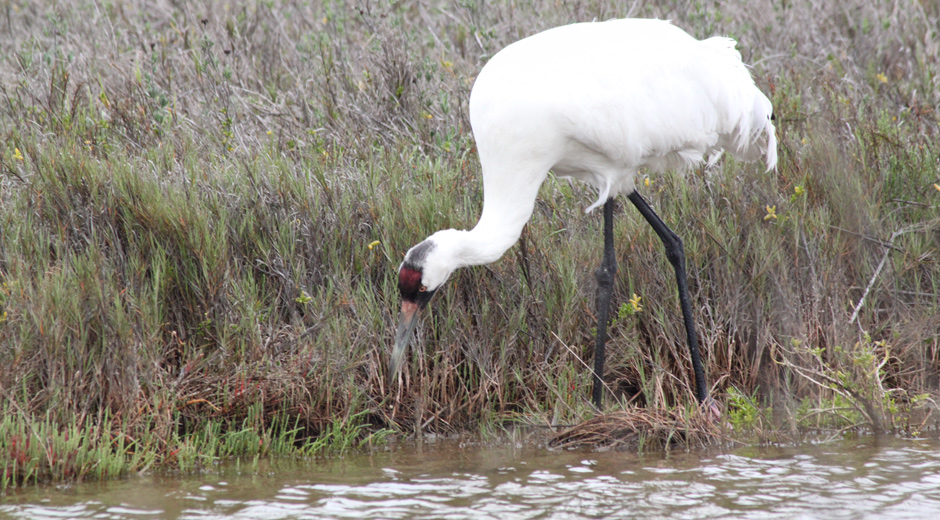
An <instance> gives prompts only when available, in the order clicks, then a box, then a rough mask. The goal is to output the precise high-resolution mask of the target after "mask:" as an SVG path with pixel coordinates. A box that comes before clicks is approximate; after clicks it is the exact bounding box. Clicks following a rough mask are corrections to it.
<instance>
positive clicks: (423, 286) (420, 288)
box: [418, 285, 428, 292]
mask: <svg viewBox="0 0 940 520" xmlns="http://www.w3.org/2000/svg"><path fill="white" fill-rule="evenodd" d="M427 291H428V286H426V285H422V286H421V287H418V292H427Z"/></svg>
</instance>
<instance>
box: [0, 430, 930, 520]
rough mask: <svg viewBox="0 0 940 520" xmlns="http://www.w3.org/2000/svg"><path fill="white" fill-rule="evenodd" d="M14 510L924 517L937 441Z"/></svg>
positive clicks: (435, 474) (99, 514) (489, 461)
mask: <svg viewBox="0 0 940 520" xmlns="http://www.w3.org/2000/svg"><path fill="white" fill-rule="evenodd" d="M2 504H3V505H0V516H6V517H10V518H31V519H32V518H40V519H43V518H49V519H51V518H55V519H61V518H105V519H107V518H114V519H139V518H192V519H222V518H252V519H254V518H266V519H282V518H283V519H287V518H356V519H364V518H444V517H446V518H448V519H460V518H473V519H481V518H495V519H499V520H509V519H515V518H520V519H525V518H558V519H563V518H601V517H602V518H636V517H644V516H650V517H682V518H787V519H790V518H859V517H862V516H865V517H873V516H874V517H879V518H931V517H933V515H935V513H936V511H940V444H938V443H937V442H935V441H904V440H891V441H890V442H888V443H887V444H885V443H878V442H875V441H873V440H864V441H857V442H837V443H823V444H817V445H808V446H802V447H799V448H789V449H773V450H758V449H745V450H738V451H734V452H731V453H720V454H701V453H697V454H696V453H693V454H678V455H676V454H673V455H671V456H668V457H639V456H637V455H636V454H629V453H610V452H608V453H592V452H557V451H547V450H543V449H538V448H532V447H525V448H519V447H506V446H501V447H492V446H475V447H461V446H458V445H457V444H456V443H451V442H442V443H438V444H436V445H434V446H431V447H427V446H425V447H422V448H421V449H396V450H392V451H389V452H384V453H378V454H372V455H369V456H356V457H348V458H345V459H342V460H333V461H329V462H325V463H324V462H321V463H310V464H307V465H297V464H291V465H287V466H281V467H278V466H271V467H260V468H253V469H251V471H241V470H239V469H238V468H234V467H232V468H226V469H224V470H223V471H221V472H219V473H214V474H211V475H205V476H202V477H201V478H184V479H179V478H170V477H165V476H163V477H161V476H148V477H140V478H135V479H128V480H125V481H120V482H110V483H105V484H83V485H77V486H72V487H68V488H41V489H33V490H30V491H27V492H21V493H18V494H13V495H9V496H7V497H5V498H4V499H3V503H2Z"/></svg>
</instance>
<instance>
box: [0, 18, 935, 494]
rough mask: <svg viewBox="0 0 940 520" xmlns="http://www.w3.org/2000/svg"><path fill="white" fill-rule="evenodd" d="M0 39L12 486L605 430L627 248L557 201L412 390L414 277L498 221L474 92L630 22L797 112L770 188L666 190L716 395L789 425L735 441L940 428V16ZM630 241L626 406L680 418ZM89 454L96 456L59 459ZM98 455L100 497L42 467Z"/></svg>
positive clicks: (664, 327) (448, 302) (657, 272)
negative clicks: (593, 394)
mask: <svg viewBox="0 0 940 520" xmlns="http://www.w3.org/2000/svg"><path fill="white" fill-rule="evenodd" d="M0 11H2V12H0V25H2V26H4V27H5V29H4V30H3V31H0V48H2V49H3V53H2V55H0V87H2V88H0V93H2V99H0V132H2V133H3V136H4V139H3V145H2V146H0V387H2V390H3V399H4V401H6V402H7V404H6V406H5V408H4V421H5V422H4V423H3V424H4V426H3V428H4V429H5V431H4V433H3V442H4V443H5V444H4V445H3V446H4V447H3V449H0V461H2V462H0V467H3V468H5V469H4V473H3V475H4V486H15V485H19V484H21V483H24V482H35V481H37V480H45V479H50V478H52V479H68V478H104V477H106V476H112V475H115V474H120V473H127V472H133V471H140V470H143V469H146V468H149V467H154V466H161V467H176V468H180V469H187V470H192V469H197V468H198V467H205V466H206V465H207V464H210V463H211V462H212V461H215V460H218V459H219V458H221V457H227V456H246V457H257V456H266V455H270V454H271V453H272V448H270V446H272V445H274V446H280V447H279V448H276V449H274V451H277V452H284V453H287V454H293V455H297V456H310V455H313V454H314V453H327V452H330V450H333V451H334V452H336V451H339V452H341V451H343V450H346V449H349V448H351V447H353V446H356V445H359V444H362V443H369V442H376V441H379V440H381V438H382V436H383V435H386V434H387V432H386V430H385V428H393V429H395V430H396V431H399V432H405V433H407V432H422V431H436V432H442V433H449V432H459V431H467V430H479V431H493V430H494V429H498V428H499V427H500V425H501V424H503V423H505V422H509V423H512V422H514V421H520V420H521V421H526V422H531V423H538V424H572V423H577V422H579V421H583V420H586V419H589V418H590V417H591V416H592V415H593V413H592V411H591V409H590V407H589V406H587V405H586V396H587V391H588V390H587V389H588V387H589V382H590V373H589V371H588V370H587V369H586V368H585V367H586V366H587V365H589V364H590V361H591V360H590V355H591V346H592V344H593V341H592V337H593V336H592V329H593V327H594V323H593V307H594V306H593V299H594V298H593V294H594V281H593V270H594V268H595V267H596V264H597V263H598V261H599V253H598V247H599V241H600V238H599V236H600V219H599V218H598V217H597V215H584V214H583V211H582V209H583V207H585V205H586V204H587V203H588V201H590V200H593V197H595V194H594V193H592V192H591V190H589V189H588V188H586V187H584V186H581V185H577V184H569V183H568V182H567V181H564V180H556V179H553V178H552V179H550V180H549V182H546V184H545V186H544V187H543V188H542V190H541V193H540V197H539V201H538V202H537V204H536V208H535V212H534V214H533V218H532V220H531V222H530V224H529V225H528V226H527V228H526V230H525V231H524V233H523V236H522V239H521V240H520V242H519V244H518V245H517V246H515V247H514V248H513V249H511V250H510V251H509V252H508V253H507V254H506V256H505V257H504V258H503V259H502V260H500V261H499V262H496V263H494V264H492V265H489V266H485V267H477V268H472V269H464V270H461V271H459V272H457V273H455V275H454V276H453V277H452V279H451V281H450V282H449V283H448V284H447V286H446V287H445V288H443V289H442V290H441V291H440V294H439V295H438V296H437V297H436V299H435V301H434V302H433V303H432V305H431V307H430V312H429V313H427V314H426V316H425V319H424V320H423V323H422V325H421V326H420V327H419V329H418V334H417V338H418V339H417V340H416V341H415V343H414V345H413V348H412V351H411V354H410V356H409V360H408V363H407V366H405V368H404V371H403V374H402V376H403V377H402V379H401V381H400V382H399V383H396V384H395V385H393V386H391V387H389V386H388V383H387V378H386V374H385V364H386V358H387V349H388V344H389V341H390V339H389V338H390V337H391V335H392V332H393V327H394V323H395V314H396V312H397V305H398V301H397V300H398V296H397V289H396V277H395V273H396V269H397V267H398V264H399V262H400V259H401V258H402V255H403V254H404V252H405V251H407V249H408V248H409V247H410V246H411V245H413V244H414V243H416V242H418V241H420V240H422V239H423V238H424V237H426V236H427V235H428V234H430V233H432V232H434V231H436V230H437V229H441V228H446V227H457V228H466V227H469V226H472V225H473V223H474V222H475V219H476V218H477V216H478V214H479V211H480V207H481V204H482V192H481V189H480V188H481V186H480V176H479V165H478V163H477V159H476V156H475V153H474V149H473V140H472V135H471V134H470V126H469V123H468V120H467V116H466V102H467V97H468V94H469V90H470V87H471V85H472V82H473V77H474V75H475V74H476V73H477V71H478V70H479V69H480V67H481V66H482V65H483V63H485V61H486V59H487V58H488V57H489V56H492V54H493V53H495V52H496V51H498V50H499V49H500V48H502V47H503V46H505V45H507V44H508V43H510V42H512V41H514V40H516V39H518V38H520V37H523V36H525V35H528V34H532V33H534V32H537V31H539V30H542V29H545V28H548V27H551V26H555V25H559V24H563V23H568V22H573V21H587V20H592V19H595V18H596V19H606V18H611V17H617V16H625V15H627V14H630V15H633V16H645V17H654V16H655V17H661V18H669V19H672V20H673V21H674V22H675V23H676V24H677V25H679V26H681V27H683V28H684V29H686V30H687V31H689V32H690V33H692V34H693V35H696V36H698V37H706V36H710V35H712V34H719V33H720V34H727V35H731V36H734V37H735V38H737V39H738V40H739V48H740V49H741V51H742V54H743V55H744V58H745V61H747V62H748V63H752V64H754V68H753V74H754V76H755V78H756V80H757V82H758V84H759V85H760V86H761V88H762V89H763V90H764V91H765V92H767V93H768V95H769V96H770V97H771V98H772V100H773V102H774V106H775V112H776V121H777V128H778V136H779V139H780V149H779V152H780V163H779V165H778V169H777V170H776V171H774V172H769V173H764V172H763V171H761V168H760V166H757V165H747V164H741V163H737V162H735V161H734V160H732V159H731V158H727V157H726V158H725V159H724V160H723V161H722V162H721V164H720V165H719V166H718V167H717V168H715V169H713V170H712V171H704V172H703V171H694V172H671V173H667V174H665V175H654V176H651V177H650V178H649V180H650V184H649V185H648V186H647V185H645V184H644V185H643V187H642V191H643V193H644V195H646V196H647V197H648V198H649V199H650V200H651V202H652V203H653V204H654V205H655V207H656V209H657V211H658V212H659V213H660V214H661V215H662V216H663V217H664V219H665V220H666V221H667V222H669V223H670V225H671V226H672V227H673V228H674V229H675V230H676V231H677V232H678V234H679V235H680V236H682V237H683V239H684V240H685V244H686V245H685V249H686V252H687V254H688V258H689V271H690V283H691V291H692V298H693V302H694V307H695V309H696V320H697V325H698V330H699V332H700V335H701V342H702V344H703V348H704V351H705V359H706V362H707V367H706V371H707V373H708V375H709V382H710V384H711V385H712V392H713V394H714V395H715V396H716V397H717V398H718V399H719V400H720V401H725V402H727V403H730V404H728V406H729V407H734V406H743V403H744V402H745V401H742V400H741V399H739V398H738V397H735V396H741V395H746V396H748V399H747V402H750V403H751V404H752V405H753V406H754V409H755V410H756V412H755V413H758V412H759V416H760V417H761V418H762V419H761V420H750V419H748V420H747V421H745V420H744V419H743V418H742V419H741V420H740V425H739V426H738V429H737V430H736V432H738V433H741V430H742V429H743V428H744V425H745V423H747V425H748V427H750V428H752V429H756V430H758V431H759V433H762V434H768V433H777V432H779V433H780V435H781V436H785V437H786V438H788V439H793V438H795V437H796V436H798V435H799V434H800V432H802V431H806V430H807V429H819V428H825V429H833V430H836V431H840V430H842V429H846V428H852V429H858V428H862V429H870V430H886V431H899V430H900V431H907V432H919V431H922V430H923V429H924V428H929V427H935V426H936V419H935V417H936V416H935V409H936V399H937V397H938V384H940V383H938V373H940V370H938V368H940V332H938V331H940V308H938V307H940V302H938V298H937V294H940V292H938V290H940V287H938V284H940V282H938V280H940V276H938V274H940V265H938V262H940V259H938V243H940V217H938V211H937V210H938V207H940V188H938V185H940V148H938V144H937V143H938V142H940V127H938V107H940V84H938V81H940V80H938V78H940V70H938V67H940V65H938V63H940V51H938V41H940V36H938V34H937V29H936V28H937V27H938V22H940V11H938V7H937V5H936V4H935V3H930V2H919V1H916V0H903V1H901V2H861V1H858V2H840V3H830V2H814V1H809V0H807V1H805V2H783V3H780V2H770V1H762V2H726V3H723V4H721V5H720V6H716V5H712V4H709V3H704V2H691V3H689V2H633V3H630V4H629V5H626V4H625V3H622V2H563V3H558V2H540V1H531V2H513V3H503V2H497V3H483V2H473V1H470V2H459V3H447V2H437V3H425V2H407V1H406V2H396V3H379V4H376V3H372V2H365V3H364V4H362V5H360V4H353V3H345V2H334V1H328V2H322V3H316V4H313V5H310V4H305V3H300V2H280V3H277V4H276V5H275V4H272V3H269V2H247V3H245V4H244V5H243V6H238V7H236V6H233V5H232V4H227V3H223V2H213V1H207V2H203V3H199V4H189V3H186V4H176V3H165V2H157V3H152V2H133V1H132V2H123V3H116V4H111V3H104V4H102V3H100V2H76V3H68V4H63V3H44V2H8V3H7V5H6V7H5V9H2V10H0ZM618 215H619V218H618V220H617V227H616V241H617V248H618V257H619V259H620V266H621V271H620V274H619V275H618V279H617V285H616V287H615V292H614V294H615V298H616V302H615V304H614V305H615V308H621V307H622V306H623V305H627V306H628V307H627V309H629V308H631V307H629V306H630V305H631V304H630V303H629V302H630V300H631V299H632V298H634V295H636V296H638V297H639V298H640V300H639V301H640V302H641V303H642V305H641V306H642V310H637V311H635V312H624V313H622V314H619V315H618V317H617V319H616V321H615V323H614V324H613V325H612V330H611V341H610V344H609V347H608V349H609V354H608V355H609V361H608V366H609V367H610V368H609V372H608V373H607V374H605V381H606V383H607V385H608V387H609V388H610V391H611V394H612V397H613V398H614V399H610V400H609V401H611V402H613V401H618V402H622V403H628V404H629V405H630V406H633V405H636V406H641V407H644V408H645V409H647V410H651V412H650V413H653V414H655V413H660V411H662V410H666V411H667V412H666V413H672V412H668V411H669V410H683V409H684V408H683V407H684V406H686V405H687V404H688V403H691V402H692V400H693V397H692V393H691V390H690V388H689V382H690V381H691V370H690V364H689V361H688V359H687V354H686V350H685V347H684V339H683V338H684V336H683V332H682V331H681V328H680V327H681V325H680V324H681V320H680V319H679V316H678V314H679V307H678V304H677V301H676V295H675V288H674V282H673V280H672V279H671V274H670V273H671V269H670V268H669V266H668V264H667V263H666V262H665V259H664V258H663V255H662V254H661V245H660V243H659V241H658V240H657V238H656V237H655V235H654V234H653V233H652V232H651V231H650V230H649V229H648V226H645V225H644V224H643V223H642V222H641V221H640V219H638V218H636V215H635V214H634V212H632V211H631V210H630V208H629V207H623V208H622V209H621V210H620V211H619V212H618ZM853 317H854V319H852V318H853ZM731 388H734V389H736V390H735V391H734V392H732V393H731V394H730V396H729V397H728V398H727V399H726V398H725V396H727V395H728V394H727V392H728V391H729V389H731ZM735 392H736V393H735ZM676 413H678V412H676ZM742 417H743V416H742ZM66 437H67V438H68V442H73V443H74V442H77V441H75V438H76V437H81V438H82V439H83V440H82V441H81V442H82V443H83V444H81V445H80V447H69V448H63V449H62V450H59V451H56V450H53V451H51V452H50V451H49V450H47V449H44V448H42V447H47V446H51V445H53V443H54V442H66V441H65V440H62V439H65V438H66ZM119 438H120V439H124V440H122V441H118V440H117V439H119ZM11 439H18V440H17V441H16V442H17V444H16V447H15V448H14V447H13V446H12V444H10V442H12V441H11ZM25 439H32V440H30V441H29V442H30V445H29V446H30V447H29V449H28V450H26V451H24V449H23V448H22V447H23V446H24V445H23V444H22V443H23V442H26V441H25ZM54 439H60V440H54ZM256 441H257V444H256ZM117 442H123V443H124V444H123V445H119V444H116V443H117ZM70 446H71V445H70ZM129 446H134V448H133V449H131V448H129ZM262 446H263V448H262ZM290 446H292V447H293V448H288V447H290ZM298 446H299V447H298ZM63 450H64V451H63ZM96 450H97V451H96ZM73 452H74V453H78V452H83V453H94V454H95V455H94V457H91V458H89V459H82V460H92V459H94V458H95V457H97V458H99V459H100V460H101V461H102V462H101V463H100V464H97V465H96V464H95V463H93V462H87V463H85V462H83V463H80V464H79V463H76V464H75V465H73V466H70V469H68V470H65V469H62V468H60V467H59V466H56V464H57V463H58V462H56V463H51V462H49V460H48V459H43V457H48V456H50V454H53V455H54V454H56V453H59V455H56V456H57V457H61V453H73ZM44 454H45V455H44ZM76 456H77V455H73V458H74V457H76ZM24 457H25V458H24ZM59 460H61V458H57V459H56V461H59ZM110 461H119V462H114V464H115V466H112V465H111V464H112V462H110ZM118 465H123V466H122V469H116V468H117V467H118ZM57 468H58V469H57Z"/></svg>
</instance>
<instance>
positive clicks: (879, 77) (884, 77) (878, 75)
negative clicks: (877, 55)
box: [875, 72, 888, 83]
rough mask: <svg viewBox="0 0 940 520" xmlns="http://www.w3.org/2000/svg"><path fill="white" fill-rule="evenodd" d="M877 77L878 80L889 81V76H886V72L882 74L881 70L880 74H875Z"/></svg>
mask: <svg viewBox="0 0 940 520" xmlns="http://www.w3.org/2000/svg"><path fill="white" fill-rule="evenodd" d="M875 79H877V80H878V81H880V82H882V83H887V82H888V76H885V75H884V74H882V73H880V72H879V73H878V74H875Z"/></svg>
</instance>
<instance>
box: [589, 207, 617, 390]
mask: <svg viewBox="0 0 940 520" xmlns="http://www.w3.org/2000/svg"><path fill="white" fill-rule="evenodd" d="M616 273H617V257H616V255H615V254H614V199H607V202H605V203H604V259H603V260H602V261H601V266H600V267H599V268H598V269H597V271H595V272H594V276H596V277H597V336H596V337H595V338H594V391H593V393H592V396H591V400H592V401H593V402H594V406H595V407H596V408H597V409H600V407H601V401H603V397H604V380H603V377H604V355H605V353H604V351H605V348H606V344H607V318H608V317H609V315H610V297H611V294H612V293H613V289H614V274H616Z"/></svg>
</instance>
